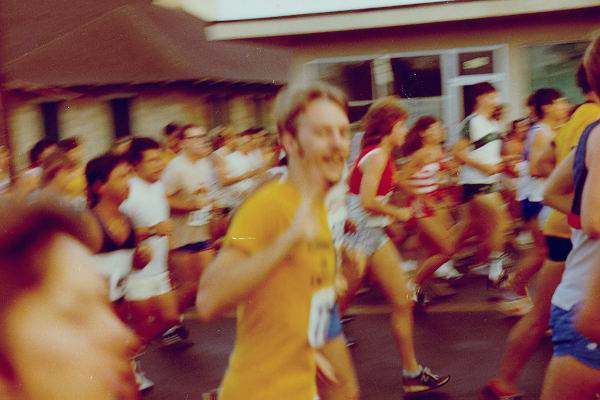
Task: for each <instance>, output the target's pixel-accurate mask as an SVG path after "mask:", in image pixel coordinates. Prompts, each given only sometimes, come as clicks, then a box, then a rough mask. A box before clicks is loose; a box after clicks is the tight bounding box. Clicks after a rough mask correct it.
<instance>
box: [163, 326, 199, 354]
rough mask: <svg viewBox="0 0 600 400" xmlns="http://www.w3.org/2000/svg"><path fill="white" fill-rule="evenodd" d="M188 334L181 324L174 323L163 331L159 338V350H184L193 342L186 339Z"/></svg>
mask: <svg viewBox="0 0 600 400" xmlns="http://www.w3.org/2000/svg"><path fill="white" fill-rule="evenodd" d="M188 336H189V332H188V330H187V329H186V328H185V327H184V326H182V325H176V326H174V327H172V328H170V329H169V330H167V331H166V332H165V333H163V335H162V337H161V339H160V349H161V350H185V349H188V348H190V347H192V346H193V345H194V342H192V341H189V340H186V339H187V337H188Z"/></svg>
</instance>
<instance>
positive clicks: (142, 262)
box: [132, 244, 152, 269]
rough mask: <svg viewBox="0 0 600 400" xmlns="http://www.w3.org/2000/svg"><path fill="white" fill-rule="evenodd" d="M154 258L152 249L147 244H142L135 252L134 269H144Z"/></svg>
mask: <svg viewBox="0 0 600 400" xmlns="http://www.w3.org/2000/svg"><path fill="white" fill-rule="evenodd" d="M151 260H152V249H151V248H150V247H149V246H148V245H146V244H140V245H138V247H137V248H136V249H135V253H133V265H132V267H133V269H142V268H144V267H145V266H146V265H148V263H149V262H150V261H151Z"/></svg>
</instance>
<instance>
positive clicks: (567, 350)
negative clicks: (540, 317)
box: [550, 305, 600, 370]
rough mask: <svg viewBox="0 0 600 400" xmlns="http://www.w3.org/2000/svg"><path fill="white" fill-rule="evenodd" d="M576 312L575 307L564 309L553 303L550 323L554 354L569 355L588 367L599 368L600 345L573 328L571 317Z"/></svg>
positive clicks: (556, 355)
mask: <svg viewBox="0 0 600 400" xmlns="http://www.w3.org/2000/svg"><path fill="white" fill-rule="evenodd" d="M576 314H577V307H573V308H571V310H570V311H565V310H563V309H562V308H560V307H557V306H555V305H553V306H552V312H551V317H550V324H551V326H552V343H553V344H554V356H555V357H563V356H571V357H573V358H575V359H576V360H577V361H579V362H581V363H583V364H585V365H586V366H588V367H590V368H593V369H597V370H600V345H598V343H594V342H592V341H591V340H589V339H588V338H586V337H585V336H583V335H581V334H580V333H579V332H577V331H576V330H575V326H574V324H573V317H574V316H575V315H576Z"/></svg>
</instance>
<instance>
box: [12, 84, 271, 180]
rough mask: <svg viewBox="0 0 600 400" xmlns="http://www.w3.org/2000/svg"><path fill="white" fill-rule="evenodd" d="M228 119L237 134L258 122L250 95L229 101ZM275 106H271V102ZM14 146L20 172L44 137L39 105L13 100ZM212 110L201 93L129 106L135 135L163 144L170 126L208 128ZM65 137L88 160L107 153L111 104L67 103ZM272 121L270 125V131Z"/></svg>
mask: <svg viewBox="0 0 600 400" xmlns="http://www.w3.org/2000/svg"><path fill="white" fill-rule="evenodd" d="M229 107H230V120H231V125H232V126H233V128H234V129H235V130H236V131H238V132H239V131H242V130H244V129H247V128H250V127H253V126H254V125H255V123H256V118H255V115H254V113H255V112H256V110H255V104H254V101H253V98H252V96H251V95H240V96H234V97H232V98H231V99H230V102H229ZM267 107H268V108H269V109H270V108H271V107H272V102H268V103H267ZM7 110H8V113H9V127H10V131H11V135H10V143H11V147H12V149H13V153H14V155H15V163H16V164H15V165H16V167H17V169H18V170H21V169H23V168H26V167H27V166H28V165H29V159H28V152H29V149H30V148H31V146H33V145H34V144H35V142H37V141H38V140H39V139H41V138H42V137H43V135H44V126H43V120H42V113H41V110H40V107H39V105H38V104H36V103H35V101H25V100H18V99H15V100H13V101H11V102H10V104H9V105H8V106H7ZM209 113H210V107H209V105H208V104H207V102H206V97H205V96H202V95H201V94H190V93H185V92H171V93H168V92H167V93H164V92H163V93H162V94H161V93H159V92H148V93H142V94H140V95H138V96H136V97H134V98H133V99H132V101H131V104H130V118H131V131H132V133H133V134H134V135H137V136H150V137H153V138H156V139H158V140H162V137H161V132H162V128H163V127H164V126H165V125H166V124H168V123H169V122H173V121H174V122H178V123H196V124H205V123H208V122H209V121H210V115H209ZM58 122H59V129H60V134H61V139H62V138H68V137H72V136H77V137H78V138H79V140H80V141H81V143H82V144H83V146H84V154H85V156H86V159H88V160H89V159H91V158H93V157H95V156H97V155H99V154H102V153H103V152H105V151H107V150H108V149H109V148H110V146H111V144H112V142H113V132H114V128H113V122H112V111H111V107H110V104H109V102H108V100H105V99H99V98H93V97H81V98H78V99H75V100H69V101H63V102H61V103H60V104H59V108H58ZM272 125H273V124H272V122H270V123H269V126H272Z"/></svg>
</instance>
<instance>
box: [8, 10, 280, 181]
mask: <svg viewBox="0 0 600 400" xmlns="http://www.w3.org/2000/svg"><path fill="white" fill-rule="evenodd" d="M0 11H1V14H0V24H1V26H2V27H3V31H2V51H1V52H0V54H1V56H2V58H1V72H2V77H3V82H2V92H3V98H2V100H3V105H4V108H5V115H6V120H7V123H6V126H7V128H8V131H9V132H10V134H9V135H8V137H5V138H4V142H7V143H8V144H9V145H10V147H11V149H12V152H13V155H14V162H15V166H16V168H17V169H22V168H24V167H26V166H27V164H28V160H27V152H28V150H29V149H30V147H31V146H32V145H33V144H34V143H35V142H36V141H37V140H39V139H40V138H42V137H48V138H51V139H54V140H57V139H62V138H67V137H72V136H78V137H79V138H80V139H81V141H82V142H83V144H84V148H85V152H86V156H87V157H88V158H90V157H93V156H95V155H98V154H99V153H102V152H104V151H106V150H107V149H108V148H109V147H110V145H111V143H112V141H113V140H114V139H115V138H116V137H120V136H126V135H145V136H153V137H155V138H160V135H161V130H162V128H163V127H164V126H165V125H166V124H168V123H170V122H180V123H199V124H204V125H206V126H207V127H209V128H211V127H214V126H218V125H231V126H232V127H233V128H234V129H235V130H238V131H241V130H243V129H246V128H249V127H253V126H267V127H272V125H273V122H272V121H271V118H270V108H271V106H272V99H273V97H274V94H275V93H276V91H277V90H278V88H279V87H280V86H281V85H282V84H284V83H285V82H286V80H287V77H288V71H289V66H290V56H289V54H288V52H287V51H285V50H281V49H278V48H275V47H273V46H271V45H260V46H257V45H249V44H244V43H239V42H237V43H232V42H229V41H220V42H210V41H207V40H206V39H205V36H204V28H205V25H206V23H205V22H203V21H202V20H200V19H198V18H196V17H193V16H191V15H189V14H188V13H186V12H184V11H182V10H175V9H168V8H164V7H160V6H157V5H154V4H152V2H151V1H149V0H102V1H95V0H80V1H78V2H77V6H76V7H75V6H74V4H73V2H72V1H69V0H42V1H39V0H36V1H20V0H10V1H5V2H3V4H2V7H1V10H0Z"/></svg>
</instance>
